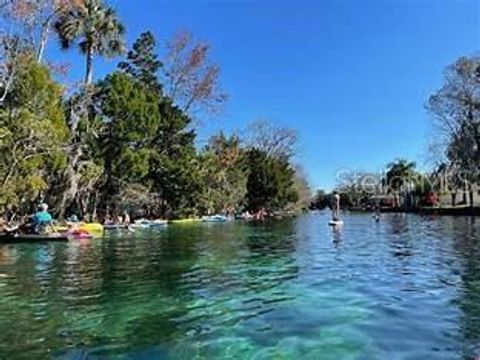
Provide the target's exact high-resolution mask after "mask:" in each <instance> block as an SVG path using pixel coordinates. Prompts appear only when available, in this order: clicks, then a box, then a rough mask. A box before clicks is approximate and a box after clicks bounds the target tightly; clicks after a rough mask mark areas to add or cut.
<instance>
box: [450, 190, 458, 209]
mask: <svg viewBox="0 0 480 360" xmlns="http://www.w3.org/2000/svg"><path fill="white" fill-rule="evenodd" d="M450 197H451V200H452V206H455V205H457V192H456V191H452V192H451V193H450Z"/></svg>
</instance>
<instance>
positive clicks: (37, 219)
mask: <svg viewBox="0 0 480 360" xmlns="http://www.w3.org/2000/svg"><path fill="white" fill-rule="evenodd" d="M52 221H53V218H52V215H51V214H50V213H49V212H48V205H47V204H45V203H43V204H42V205H40V209H39V210H38V211H37V212H36V213H35V215H33V222H34V229H35V232H36V233H40V232H42V231H43V230H44V229H45V227H46V226H47V225H51V223H52Z"/></svg>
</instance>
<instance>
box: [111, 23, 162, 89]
mask: <svg viewBox="0 0 480 360" xmlns="http://www.w3.org/2000/svg"><path fill="white" fill-rule="evenodd" d="M155 46H156V41H155V37H154V36H153V34H152V33H151V32H150V31H147V32H144V33H142V34H140V37H139V38H138V39H137V40H136V41H135V43H134V44H133V47H132V50H130V51H129V52H128V55H127V60H126V61H122V62H120V64H118V67H119V68H120V69H122V70H123V71H125V72H126V73H127V74H130V75H131V76H133V77H134V78H135V79H137V80H138V81H140V82H141V83H143V84H145V85H146V86H147V87H148V88H149V89H150V90H152V91H155V92H157V93H158V94H160V93H161V92H162V86H161V85H160V82H159V80H158V77H157V73H158V70H159V69H160V68H161V67H162V62H161V61H160V60H159V58H158V55H157V54H156V53H155Z"/></svg>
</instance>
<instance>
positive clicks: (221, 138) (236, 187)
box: [200, 133, 247, 214]
mask: <svg viewBox="0 0 480 360" xmlns="http://www.w3.org/2000/svg"><path fill="white" fill-rule="evenodd" d="M243 152H244V151H243V149H241V147H240V139H239V138H238V137H237V136H234V135H233V136H230V137H226V136H225V134H223V133H220V134H219V135H216V136H213V137H212V138H211V139H210V142H209V145H208V146H207V147H206V149H205V151H204V153H203V154H202V155H201V164H202V170H201V181H202V182H203V184H204V186H203V187H202V193H201V198H200V207H201V209H202V210H203V211H204V212H206V213H209V214H214V213H224V212H233V211H235V210H237V211H238V210H239V209H240V208H241V207H242V206H243V202H244V199H245V195H246V193H247V174H246V172H245V171H244V169H242V167H241V162H242V161H243Z"/></svg>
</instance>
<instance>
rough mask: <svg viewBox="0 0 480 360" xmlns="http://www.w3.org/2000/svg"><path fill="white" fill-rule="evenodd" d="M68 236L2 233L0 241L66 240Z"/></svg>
mask: <svg viewBox="0 0 480 360" xmlns="http://www.w3.org/2000/svg"><path fill="white" fill-rule="evenodd" d="M68 240H69V236H68V235H65V234H47V235H37V234H2V235H0V243H16V242H45V241H68Z"/></svg>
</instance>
